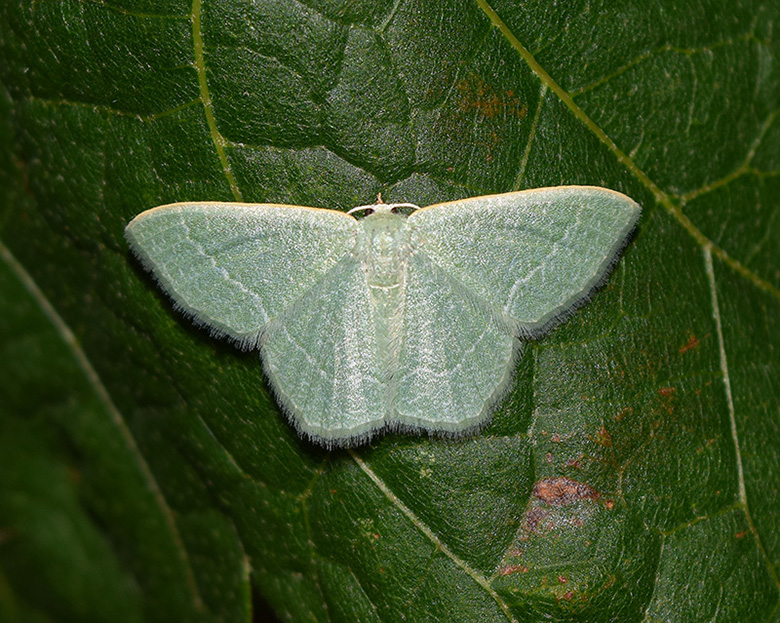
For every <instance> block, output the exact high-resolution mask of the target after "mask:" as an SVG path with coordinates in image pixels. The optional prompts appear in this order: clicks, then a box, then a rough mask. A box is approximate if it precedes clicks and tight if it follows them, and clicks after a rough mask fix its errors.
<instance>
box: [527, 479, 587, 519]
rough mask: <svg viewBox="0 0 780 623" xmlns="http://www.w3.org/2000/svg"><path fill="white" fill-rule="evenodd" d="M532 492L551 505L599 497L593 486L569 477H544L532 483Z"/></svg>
mask: <svg viewBox="0 0 780 623" xmlns="http://www.w3.org/2000/svg"><path fill="white" fill-rule="evenodd" d="M533 494H534V496H535V497H536V498H537V499H539V500H541V501H542V502H544V503H545V504H550V505H553V506H562V505H564V504H572V503H573V502H578V501H579V500H597V499H598V498H599V493H598V491H596V490H595V489H594V488H593V487H591V486H590V485H586V484H585V483H584V482H578V481H576V480H571V479H570V478H544V479H543V480H540V481H538V482H537V483H536V485H534V490H533ZM529 514H530V513H529Z"/></svg>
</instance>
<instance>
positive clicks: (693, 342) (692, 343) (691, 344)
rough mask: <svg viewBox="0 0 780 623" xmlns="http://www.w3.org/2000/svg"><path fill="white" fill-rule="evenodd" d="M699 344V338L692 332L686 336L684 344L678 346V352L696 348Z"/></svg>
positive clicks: (681, 352)
mask: <svg viewBox="0 0 780 623" xmlns="http://www.w3.org/2000/svg"><path fill="white" fill-rule="evenodd" d="M698 345H699V338H697V337H696V336H695V335H694V334H693V333H691V334H690V336H689V337H688V342H687V343H686V344H684V345H683V346H680V354H681V355H682V354H683V353H686V352H688V351H689V350H691V349H692V348H696V347H697V346H698Z"/></svg>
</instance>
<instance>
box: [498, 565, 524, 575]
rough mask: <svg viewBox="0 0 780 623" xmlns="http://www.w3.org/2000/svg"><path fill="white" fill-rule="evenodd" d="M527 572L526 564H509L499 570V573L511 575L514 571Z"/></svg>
mask: <svg viewBox="0 0 780 623" xmlns="http://www.w3.org/2000/svg"><path fill="white" fill-rule="evenodd" d="M518 571H519V572H520V573H525V572H526V571H528V567H526V566H525V565H507V566H506V567H502V568H501V569H499V570H498V575H511V574H512V573H517V572H518Z"/></svg>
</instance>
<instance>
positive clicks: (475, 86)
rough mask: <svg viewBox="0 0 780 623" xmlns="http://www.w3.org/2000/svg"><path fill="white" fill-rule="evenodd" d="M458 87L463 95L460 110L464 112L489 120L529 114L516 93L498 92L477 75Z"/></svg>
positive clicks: (464, 79)
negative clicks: (476, 114) (475, 113)
mask: <svg viewBox="0 0 780 623" xmlns="http://www.w3.org/2000/svg"><path fill="white" fill-rule="evenodd" d="M456 86H457V89H458V91H459V92H460V94H461V101H460V109H461V110H462V111H463V112H477V113H479V114H481V115H482V116H483V117H486V118H487V119H493V118H494V117H497V116H498V115H502V116H505V117H510V116H511V117H518V118H521V117H525V116H526V115H527V114H528V108H527V107H526V106H525V105H524V104H523V102H522V101H521V100H520V98H518V97H517V96H516V95H515V92H514V91H512V90H511V89H510V90H507V91H503V92H499V91H496V90H495V89H494V88H493V87H492V86H490V85H489V84H488V83H487V82H486V81H485V80H484V79H483V78H482V77H481V76H478V75H476V74H469V75H468V76H466V77H465V78H463V79H462V80H460V81H459V82H458V84H457V85H456Z"/></svg>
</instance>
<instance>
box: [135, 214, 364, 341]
mask: <svg viewBox="0 0 780 623" xmlns="http://www.w3.org/2000/svg"><path fill="white" fill-rule="evenodd" d="M357 229H358V221H357V220H356V219H354V218H353V217H351V216H348V215H346V214H344V213H342V212H337V211H335V210H320V209H315V208H305V207H300V206H285V205H275V204H241V203H218V202H203V203H175V204H171V205H166V206H161V207H159V208H154V209H152V210H147V211H146V212H143V213H141V214H139V215H138V216H137V217H135V218H134V219H133V220H132V221H131V222H130V224H129V225H128V226H127V228H126V230H125V236H126V238H127V240H128V242H129V243H130V246H131V248H132V249H133V251H134V253H135V254H136V255H137V256H138V258H139V259H140V260H141V262H142V263H143V265H144V266H145V267H146V268H147V269H148V270H150V271H151V272H152V273H153V274H154V276H155V277H156V279H157V280H158V281H159V282H160V284H161V285H162V287H163V289H164V290H165V291H166V292H167V293H168V294H169V295H170V296H171V298H172V299H173V301H174V303H175V304H176V306H177V307H179V308H180V309H181V310H182V311H184V312H185V313H186V314H187V315H189V316H191V317H192V318H193V319H194V321H195V322H196V323H198V324H201V325H205V326H208V327H209V328H210V329H211V330H212V332H213V333H215V334H219V335H227V336H229V337H230V338H232V339H234V340H235V341H236V342H237V343H238V344H239V345H240V346H242V347H244V348H253V347H255V346H256V345H257V342H258V339H259V337H260V333H261V331H262V329H263V327H264V326H265V325H266V324H267V323H268V322H269V320H271V319H273V318H275V317H277V316H278V315H279V314H281V313H282V312H283V311H284V310H285V309H286V308H287V307H289V306H290V304H291V303H292V302H293V301H295V300H296V299H298V298H300V297H301V296H303V295H304V294H305V293H306V291H307V290H308V289H310V288H312V287H313V286H314V285H315V284H316V283H317V282H318V281H319V280H320V279H321V278H322V277H323V275H325V273H327V272H328V271H329V270H330V269H331V268H333V266H335V265H336V263H337V262H338V261H339V260H340V259H341V258H342V257H344V256H345V255H346V254H348V253H349V252H350V251H351V250H352V248H353V247H354V244H355V237H356V234H357Z"/></svg>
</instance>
